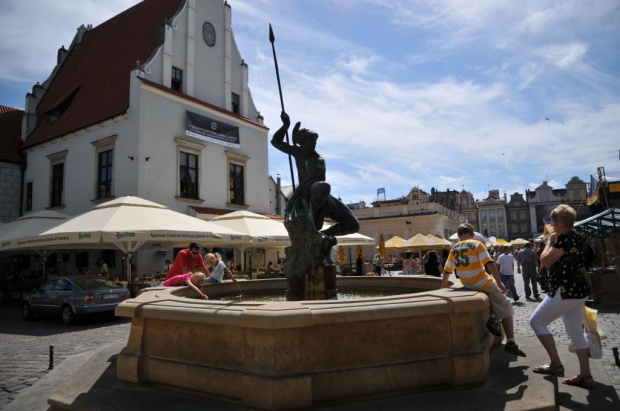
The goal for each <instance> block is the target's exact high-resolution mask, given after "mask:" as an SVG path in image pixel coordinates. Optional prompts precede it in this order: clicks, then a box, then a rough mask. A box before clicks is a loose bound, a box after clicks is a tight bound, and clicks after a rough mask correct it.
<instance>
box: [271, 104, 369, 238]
mask: <svg viewBox="0 0 620 411" xmlns="http://www.w3.org/2000/svg"><path fill="white" fill-rule="evenodd" d="M280 118H281V119H282V127H280V129H279V130H278V131H276V132H275V133H274V135H273V138H272V139H271V144H272V145H273V146H274V147H275V148H277V149H278V150H280V151H282V152H284V153H287V154H290V155H292V156H293V157H294V158H295V163H296V165H297V176H298V181H299V186H298V187H297V188H296V189H295V191H294V192H293V195H292V196H291V198H290V199H289V202H288V204H287V206H286V214H285V217H286V219H287V220H290V219H291V218H295V217H297V216H300V215H310V216H311V218H312V220H313V221H314V226H315V228H316V229H317V230H318V231H320V230H321V229H322V228H323V222H324V220H325V218H331V219H332V220H334V221H336V224H334V225H332V226H331V227H329V228H327V229H326V230H324V231H321V233H322V234H324V235H325V236H327V237H334V236H337V235H346V234H351V233H356V232H357V231H358V230H359V223H358V221H357V218H356V217H355V215H354V214H353V213H352V212H351V210H350V209H349V208H348V207H347V206H346V205H344V204H343V203H342V202H341V201H340V200H338V199H337V198H335V197H334V196H332V195H331V194H330V192H331V186H330V185H329V183H327V182H326V181H325V171H326V170H325V160H324V159H323V157H321V155H320V154H319V153H317V152H316V141H317V139H318V138H319V135H318V134H317V133H316V132H314V131H313V130H308V129H307V128H302V129H300V126H301V123H299V122H298V123H297V124H295V127H294V128H293V144H292V145H290V144H287V143H285V142H284V135H285V133H286V131H287V130H288V128H289V127H290V125H291V120H290V118H289V116H288V114H286V113H285V112H282V114H281V115H280Z"/></svg>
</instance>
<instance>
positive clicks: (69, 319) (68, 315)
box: [62, 304, 75, 324]
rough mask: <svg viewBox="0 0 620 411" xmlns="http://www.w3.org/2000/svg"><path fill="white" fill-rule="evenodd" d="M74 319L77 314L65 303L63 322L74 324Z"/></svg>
mask: <svg viewBox="0 0 620 411" xmlns="http://www.w3.org/2000/svg"><path fill="white" fill-rule="evenodd" d="M74 320H75V314H74V313H73V310H72V309H71V306H70V305H68V304H65V305H63V306H62V322H63V323H65V324H72V323H73V321H74Z"/></svg>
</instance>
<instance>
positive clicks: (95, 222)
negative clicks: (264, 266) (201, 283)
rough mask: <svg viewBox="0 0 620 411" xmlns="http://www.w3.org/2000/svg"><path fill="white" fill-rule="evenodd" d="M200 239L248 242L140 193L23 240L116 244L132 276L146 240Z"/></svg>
mask: <svg viewBox="0 0 620 411" xmlns="http://www.w3.org/2000/svg"><path fill="white" fill-rule="evenodd" d="M192 241H195V242H198V243H200V244H202V245H204V244H206V243H210V244H217V243H231V242H247V241H249V240H248V237H247V235H244V234H243V233H240V232H238V231H235V230H232V229H227V228H225V227H221V226H217V225H215V224H213V223H210V222H208V221H204V220H200V219H198V218H195V217H192V216H189V215H186V214H182V213H178V212H176V211H173V210H170V209H169V208H168V207H165V206H163V205H161V204H157V203H154V202H152V201H148V200H144V199H142V198H139V197H132V196H127V197H120V198H117V199H114V200H111V201H108V202H106V203H102V204H99V205H97V206H95V207H93V208H92V209H90V210H89V211H87V212H85V213H83V214H80V215H78V216H75V217H73V218H71V219H69V220H67V221H65V222H64V223H62V224H59V225H57V226H56V227H54V228H51V229H49V230H46V231H45V232H43V233H41V234H40V235H38V236H37V237H31V238H27V239H23V240H22V244H23V246H24V247H29V248H41V247H42V246H45V247H46V248H50V247H53V248H102V247H105V246H107V247H109V246H110V245H114V246H116V247H118V248H119V249H120V250H122V251H123V252H124V253H127V254H128V255H129V258H128V261H127V265H128V271H127V272H128V275H129V278H131V265H130V261H129V260H131V256H132V254H133V253H134V252H135V251H137V250H138V249H139V248H140V247H142V246H143V245H145V244H150V245H151V246H155V247H162V246H164V245H167V244H188V243H189V242H192Z"/></svg>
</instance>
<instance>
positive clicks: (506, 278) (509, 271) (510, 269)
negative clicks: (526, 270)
mask: <svg viewBox="0 0 620 411" xmlns="http://www.w3.org/2000/svg"><path fill="white" fill-rule="evenodd" d="M497 264H498V265H499V274H500V276H501V278H502V282H503V283H504V285H505V286H506V288H508V290H509V291H510V296H511V297H512V298H513V299H514V300H515V301H519V296H518V295H517V289H516V288H515V272H514V257H513V256H512V253H511V252H510V247H508V246H505V247H504V252H503V253H502V254H500V256H499V257H497Z"/></svg>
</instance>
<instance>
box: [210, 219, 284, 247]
mask: <svg viewBox="0 0 620 411" xmlns="http://www.w3.org/2000/svg"><path fill="white" fill-rule="evenodd" d="M211 222H212V223H213V224H215V225H216V226H219V227H224V228H227V229H232V230H235V231H238V232H241V233H243V234H245V235H246V236H248V237H249V242H248V243H246V244H245V245H246V246H250V245H251V246H256V247H286V246H287V245H290V243H291V241H290V239H289V237H288V231H286V227H284V222H283V221H281V220H274V219H273V218H270V217H267V216H264V215H261V214H256V213H252V212H250V211H233V212H232V213H228V214H224V215H220V216H217V217H215V218H213V219H212V220H211Z"/></svg>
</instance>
